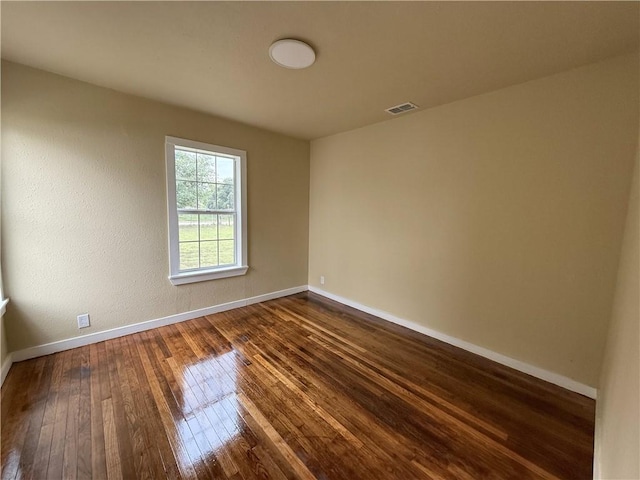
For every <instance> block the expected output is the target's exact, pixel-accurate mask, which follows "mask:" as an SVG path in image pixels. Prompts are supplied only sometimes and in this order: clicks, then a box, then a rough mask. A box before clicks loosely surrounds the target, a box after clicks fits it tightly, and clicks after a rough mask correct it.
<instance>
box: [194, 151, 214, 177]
mask: <svg viewBox="0 0 640 480" xmlns="http://www.w3.org/2000/svg"><path fill="white" fill-rule="evenodd" d="M198 181H199V182H211V183H215V181H216V157H215V156H213V155H205V154H203V153H198Z"/></svg>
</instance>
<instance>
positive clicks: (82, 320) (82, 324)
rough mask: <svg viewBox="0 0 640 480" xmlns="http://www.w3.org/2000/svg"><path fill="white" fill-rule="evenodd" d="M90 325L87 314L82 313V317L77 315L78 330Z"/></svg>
mask: <svg viewBox="0 0 640 480" xmlns="http://www.w3.org/2000/svg"><path fill="white" fill-rule="evenodd" d="M90 325H91V323H90V322H89V314H88V313H83V314H82V315H78V328H86V327H88V326H90Z"/></svg>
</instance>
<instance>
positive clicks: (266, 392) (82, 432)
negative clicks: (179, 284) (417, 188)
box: [1, 293, 595, 480]
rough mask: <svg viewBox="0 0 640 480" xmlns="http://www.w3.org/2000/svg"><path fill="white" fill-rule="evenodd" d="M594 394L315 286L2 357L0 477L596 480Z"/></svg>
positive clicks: (236, 479)
mask: <svg viewBox="0 0 640 480" xmlns="http://www.w3.org/2000/svg"><path fill="white" fill-rule="evenodd" d="M594 407H595V405H594V401H593V400H590V399H588V398H585V397H583V396H580V395H578V394H574V393H571V392H568V391H566V390H563V389H561V388H559V387H556V386H553V385H551V384H547V383H545V382H542V381H540V380H537V379H534V378H533V377H529V376H527V375H524V374H521V373H519V372H516V371H514V370H511V369H509V368H507V367H503V366H501V365H498V364H496V363H493V362H491V361H489V360H486V359H484V358H481V357H478V356H476V355H473V354H471V353H468V352H465V351H462V350H459V349H457V348H455V347H452V346H450V345H447V344H444V343H442V342H439V341H437V340H434V339H431V338H429V337H425V336H423V335H420V334H417V333H415V332H412V331H409V330H406V329H404V328H402V327H399V326H396V325H393V324H389V323H387V322H384V321H382V320H380V319H377V318H375V317H373V316H370V315H367V314H365V313H362V312H359V311H357V310H353V309H351V308H349V307H345V306H343V305H340V304H338V303H335V302H332V301H330V300H327V299H324V298H323V297H320V296H318V295H314V294H312V293H302V294H298V295H294V296H291V297H286V298H282V299H278V300H273V301H270V302H266V303H262V304H257V305H252V306H249V307H245V308H240V309H237V310H232V311H228V312H224V313H220V314H216V315H211V316H207V317H203V318H198V319H195V320H190V321H187V322H183V323H179V324H176V325H171V326H167V327H162V328H159V329H155V330H151V331H148V332H143V333H138V334H135V335H130V336H126V337H122V338H118V339H115V340H109V341H106V342H101V343H98V344H94V345H90V346H86V347H82V348H77V349H74V350H69V351H66V352H62V353H58V354H55V355H49V356H47V357H41V358H37V359H33V360H29V361H25V362H20V363H16V364H14V365H13V367H12V368H11V371H10V372H9V375H8V377H7V380H6V381H5V384H4V386H3V387H2V413H1V414H2V447H1V454H2V475H1V476H2V479H14V478H21V479H28V478H33V479H58V478H64V479H74V478H94V479H101V478H107V479H120V478H122V479H134V478H141V479H142V478H149V479H163V478H171V479H179V478H183V479H209V478H215V479H231V480H239V479H294V478H299V479H348V480H355V479H364V480H377V479H402V480H409V479H421V478H424V479H434V480H435V479H463V480H467V479H519V480H522V479H533V478H544V479H556V478H558V479H559V478H567V479H590V478H591V477H592V455H593V428H594Z"/></svg>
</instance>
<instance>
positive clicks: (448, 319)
mask: <svg viewBox="0 0 640 480" xmlns="http://www.w3.org/2000/svg"><path fill="white" fill-rule="evenodd" d="M637 62H638V59H637V57H636V56H623V57H618V58H615V59H611V60H608V61H606V62H602V63H598V64H592V65H589V66H585V67H582V68H579V69H575V70H571V71H567V72H564V73H561V74H558V75H554V76H550V77H546V78H544V79H540V80H535V81H531V82H527V83H524V84H521V85H516V86H513V87H509V88H505V89H502V90H497V91H495V92H492V93H489V94H485V95H480V96H477V97H473V98H469V99H466V100H462V101H458V102H454V103H451V104H448V105H444V106H441V107H437V108H433V109H430V110H426V111H424V112H416V113H412V114H408V115H406V116H404V117H399V118H397V119H393V120H391V121H388V122H383V123H379V124H376V125H372V126H368V127H364V128H361V129H357V130H353V131H350V132H347V133H343V134H338V135H334V136H331V137H326V138H323V139H319V140H315V141H313V142H312V143H311V193H310V219H311V221H310V251H309V255H310V264H309V283H310V284H311V285H314V286H317V287H319V288H323V289H325V290H327V291H329V292H331V293H334V294H337V295H340V296H343V297H346V298H349V299H351V300H354V301H357V302H360V303H362V304H365V305H368V306H370V307H374V308H378V309H380V310H384V311H387V312H389V313H392V314H394V315H396V316H398V317H401V318H405V319H407V320H410V321H413V322H416V323H419V324H422V325H424V326H426V327H429V328H432V329H435V330H438V331H440V332H443V333H445V334H448V335H451V336H454V337H457V338H460V339H462V340H465V341H468V342H471V343H474V344H476V345H479V346H482V347H485V348H488V349H490V350H493V351H495V352H498V353H501V354H503V355H507V356H509V357H512V358H515V359H518V360H521V361H524V362H527V363H530V364H532V365H535V366H538V367H541V368H544V369H547V370H550V371H553V372H556V373H559V374H562V375H565V376H568V377H570V378H572V379H574V380H577V381H580V382H583V383H585V384H588V385H590V386H596V385H597V383H598V374H599V371H600V362H601V352H602V350H603V344H604V338H605V335H606V327H607V323H608V320H609V318H610V314H611V304H612V299H613V292H614V285H615V278H616V270H617V265H618V256H619V252H620V243H621V239H622V232H623V226H624V222H625V211H626V203H627V198H628V193H629V186H630V175H631V170H632V166H633V159H634V155H635V149H636V140H637V132H638V68H637ZM320 275H324V277H325V280H326V283H325V284H324V285H322V286H321V285H320V284H319V277H320Z"/></svg>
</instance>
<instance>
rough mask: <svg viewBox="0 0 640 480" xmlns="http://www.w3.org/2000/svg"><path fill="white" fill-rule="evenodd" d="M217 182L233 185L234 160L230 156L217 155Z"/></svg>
mask: <svg viewBox="0 0 640 480" xmlns="http://www.w3.org/2000/svg"><path fill="white" fill-rule="evenodd" d="M217 159H218V161H217V165H216V169H217V172H216V173H217V175H216V178H217V182H218V183H227V184H231V185H233V177H234V173H235V162H234V161H233V159H232V158H226V157H217Z"/></svg>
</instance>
